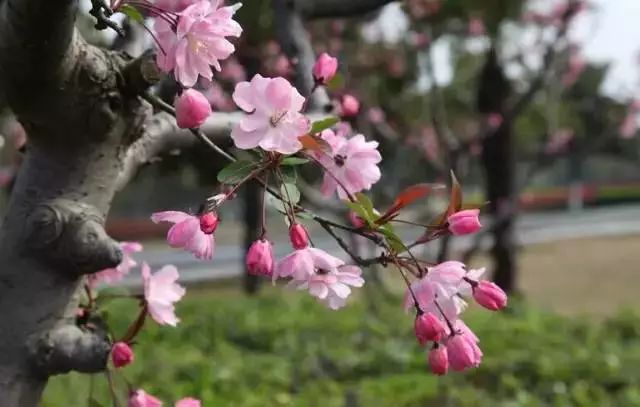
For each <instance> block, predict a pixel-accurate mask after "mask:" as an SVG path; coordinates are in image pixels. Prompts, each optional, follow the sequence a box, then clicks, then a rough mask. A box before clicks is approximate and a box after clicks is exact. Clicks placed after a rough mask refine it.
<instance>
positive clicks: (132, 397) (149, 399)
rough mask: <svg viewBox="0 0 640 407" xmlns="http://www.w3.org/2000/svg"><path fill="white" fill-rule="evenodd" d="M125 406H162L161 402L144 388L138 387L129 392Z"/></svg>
mask: <svg viewBox="0 0 640 407" xmlns="http://www.w3.org/2000/svg"><path fill="white" fill-rule="evenodd" d="M127 407H162V402H161V401H160V400H158V399H157V398H155V397H153V396H152V395H150V394H147V393H145V391H144V390H141V389H138V390H136V391H134V392H132V393H131V394H129V400H128V401H127Z"/></svg>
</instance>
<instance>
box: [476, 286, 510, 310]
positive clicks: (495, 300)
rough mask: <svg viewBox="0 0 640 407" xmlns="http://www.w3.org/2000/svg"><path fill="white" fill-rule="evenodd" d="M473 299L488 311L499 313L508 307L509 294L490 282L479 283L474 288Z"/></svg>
mask: <svg viewBox="0 0 640 407" xmlns="http://www.w3.org/2000/svg"><path fill="white" fill-rule="evenodd" d="M473 298H475V300H476V302H477V303H478V304H480V305H482V306H483V307H485V308H486V309H489V310H491V311H497V310H499V309H502V308H504V307H506V306H507V294H506V293H505V292H504V291H503V290H502V288H500V287H498V286H497V285H496V284H495V283H492V282H490V281H479V282H478V285H476V286H475V287H473Z"/></svg>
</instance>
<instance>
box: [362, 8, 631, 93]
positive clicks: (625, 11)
mask: <svg viewBox="0 0 640 407" xmlns="http://www.w3.org/2000/svg"><path fill="white" fill-rule="evenodd" d="M590 2H591V4H592V5H593V7H592V8H591V9H590V10H589V11H588V12H586V13H583V14H582V15H581V16H580V17H578V18H577V19H576V21H574V23H573V25H572V29H571V30H570V33H569V35H570V38H571V39H572V40H575V41H577V42H579V43H580V44H582V46H583V48H582V51H583V54H584V55H585V57H586V58H587V59H588V60H590V61H593V62H606V63H609V64H610V70H609V72H608V74H607V77H606V79H605V83H604V85H603V88H602V92H603V93H605V94H607V95H610V96H615V97H618V98H620V99H627V98H631V97H637V98H640V0H590ZM555 3H557V1H556V0H536V1H534V2H533V4H534V7H536V8H539V9H541V10H544V9H547V8H551V7H553V5H554V4H555ZM407 27H408V21H407V19H406V17H405V16H404V14H403V12H402V11H401V8H400V4H399V3H392V4H390V5H388V6H387V7H386V8H385V9H384V10H383V11H382V14H381V16H380V18H379V20H378V21H377V22H376V24H371V25H369V26H368V27H366V28H365V29H364V30H363V33H364V35H365V37H367V38H369V39H378V40H386V41H388V42H394V41H397V40H399V39H401V38H402V37H403V36H404V35H405V34H406V30H407ZM433 52H434V61H435V69H436V77H437V80H438V82H440V83H446V82H448V80H449V79H450V78H451V70H450V68H449V66H448V62H447V61H448V59H449V52H448V47H447V46H446V44H436V45H435V46H434V50H433Z"/></svg>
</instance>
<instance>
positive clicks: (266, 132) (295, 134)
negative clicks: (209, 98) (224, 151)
mask: <svg viewBox="0 0 640 407" xmlns="http://www.w3.org/2000/svg"><path fill="white" fill-rule="evenodd" d="M232 97H233V101H234V102H235V103H236V104H237V105H238V107H240V109H242V110H244V111H245V112H247V113H248V115H247V116H245V117H244V118H243V119H242V120H241V121H240V123H239V124H237V125H236V126H235V127H234V128H233V130H232V131H231V138H232V139H233V142H234V143H235V145H236V147H238V148H241V149H243V150H247V149H252V148H256V147H261V148H262V149H263V150H266V151H276V152H278V153H282V154H293V153H296V152H298V151H299V150H300V149H302V143H301V142H300V140H299V137H300V136H302V135H304V134H306V133H308V132H309V130H310V129H311V123H310V121H309V119H307V118H306V117H305V116H304V115H303V114H302V113H300V112H301V111H302V108H303V106H304V101H305V99H304V97H302V95H300V93H299V92H298V90H297V89H296V88H294V87H293V86H291V84H290V83H289V82H288V81H287V80H286V79H284V78H280V77H278V78H265V77H263V76H261V75H255V76H254V77H253V78H252V79H251V82H240V83H239V84H237V85H236V88H235V91H234V92H233V95H232Z"/></svg>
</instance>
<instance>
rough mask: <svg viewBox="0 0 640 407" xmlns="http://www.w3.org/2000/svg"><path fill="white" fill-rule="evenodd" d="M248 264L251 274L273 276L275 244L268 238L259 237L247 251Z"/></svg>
mask: <svg viewBox="0 0 640 407" xmlns="http://www.w3.org/2000/svg"><path fill="white" fill-rule="evenodd" d="M245 260H246V265H247V270H248V271H249V274H253V275H256V276H258V275H261V276H271V275H272V274H273V244H272V243H271V242H270V241H268V240H266V239H258V240H256V241H255V242H253V243H252V244H251V246H250V247H249V251H248V252H247V257H246V259H245Z"/></svg>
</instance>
